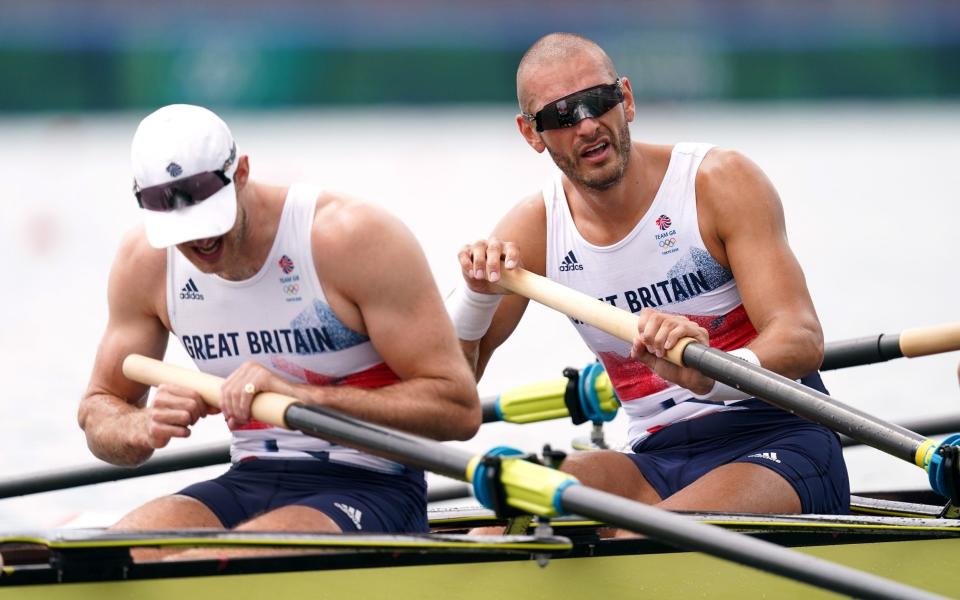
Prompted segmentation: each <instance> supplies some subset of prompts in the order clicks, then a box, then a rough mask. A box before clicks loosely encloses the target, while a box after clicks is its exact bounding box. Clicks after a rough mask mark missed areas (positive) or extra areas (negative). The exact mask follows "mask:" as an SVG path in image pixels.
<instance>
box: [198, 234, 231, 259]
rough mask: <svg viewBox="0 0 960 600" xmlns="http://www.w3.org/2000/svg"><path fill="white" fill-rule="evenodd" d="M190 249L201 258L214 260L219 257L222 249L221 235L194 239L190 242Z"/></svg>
mask: <svg viewBox="0 0 960 600" xmlns="http://www.w3.org/2000/svg"><path fill="white" fill-rule="evenodd" d="M190 249H191V250H193V252H194V253H195V254H196V255H197V257H198V258H200V259H201V260H205V261H214V260H216V259H217V258H219V257H220V252H221V251H222V250H223V236H222V235H221V236H219V237H215V238H208V239H205V240H196V241H194V242H191V243H190Z"/></svg>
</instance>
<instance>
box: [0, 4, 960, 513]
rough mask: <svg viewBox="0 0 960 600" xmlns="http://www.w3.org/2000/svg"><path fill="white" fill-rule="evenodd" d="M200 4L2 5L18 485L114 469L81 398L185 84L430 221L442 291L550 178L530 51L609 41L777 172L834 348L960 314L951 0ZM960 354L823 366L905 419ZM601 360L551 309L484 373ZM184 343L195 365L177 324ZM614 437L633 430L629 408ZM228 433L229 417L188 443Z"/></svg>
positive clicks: (26, 507) (138, 492) (126, 505)
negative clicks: (464, 260) (538, 132)
mask: <svg viewBox="0 0 960 600" xmlns="http://www.w3.org/2000/svg"><path fill="white" fill-rule="evenodd" d="M195 4H197V3H190V4H188V3H185V2H180V1H179V0H178V1H174V2H168V3H164V4H162V5H152V4H151V5H147V4H139V3H122V2H110V1H100V2H88V3H82V4H80V3H77V4H74V3H70V2H65V1H62V2H61V1H55V0H41V1H38V2H33V3H13V2H9V3H8V2H0V141H2V143H0V181H2V182H3V195H4V199H3V202H2V203H0V281H2V282H3V291H4V293H3V294H2V296H0V314H2V315H3V317H2V325H0V381H2V382H3V383H4V384H5V385H4V394H3V399H2V401H0V477H2V478H4V479H9V478H16V477H17V476H20V475H24V474H27V473H33V472H37V471H41V470H47V469H54V468H65V467H70V466H73V465H80V464H89V463H91V462H93V461H94V460H95V459H94V458H93V457H92V456H91V455H90V454H89V452H88V450H87V448H86V445H85V441H84V437H83V434H82V432H81V431H80V429H79V428H78V426H77V424H76V408H77V403H78V401H79V398H80V396H81V395H82V393H83V390H84V388H85V385H86V381H87V377H88V375H89V370H90V367H91V365H92V361H93V356H94V353H95V350H96V345H97V342H98V340H99V337H100V335H101V333H102V331H103V328H104V325H105V321H106V279H107V274H108V272H109V268H110V264H111V261H112V258H113V255H114V252H115V251H116V247H117V244H118V242H119V240H120V237H121V235H122V234H123V232H124V231H125V230H127V229H129V228H130V227H133V226H135V225H136V224H137V222H138V219H139V214H138V209H137V207H136V204H135V202H134V200H133V198H132V195H131V192H130V167H129V142H130V138H131V137H132V134H133V131H134V129H135V128H136V125H137V123H138V122H139V120H140V119H141V118H142V117H143V116H145V115H146V114H147V113H148V112H150V111H151V110H152V109H154V108H156V107H157V106H160V105H162V104H165V103H168V102H174V101H178V102H179V101H184V102H193V103H199V104H205V105H208V106H211V107H212V108H214V109H215V110H218V112H220V114H221V115H222V116H223V117H224V118H225V119H226V120H227V122H228V123H229V124H230V125H231V128H232V129H233V132H234V135H235V137H236V139H237V143H238V147H239V149H240V152H241V153H246V154H249V155H250V158H251V166H252V175H253V177H255V178H258V179H262V180H265V181H269V182H274V183H289V182H293V181H311V182H315V183H318V184H320V185H323V186H326V187H328V188H330V189H337V190H342V191H346V192H349V193H352V194H354V195H358V196H360V197H363V198H366V199H368V200H369V201H371V202H375V203H377V204H380V205H382V206H384V207H386V208H387V209H388V210H390V211H392V212H394V213H395V214H397V215H399V216H400V217H401V218H402V219H403V220H404V221H405V222H406V223H407V224H408V225H409V227H410V228H411V229H412V230H413V232H414V233H415V234H416V235H417V237H418V238H419V239H420V241H421V243H422V245H423V247H424V249H425V251H426V254H427V256H428V259H429V261H430V264H431V267H432V269H433V272H434V275H435V277H436V280H437V283H438V285H439V287H440V289H441V291H443V292H444V293H446V292H447V291H448V290H449V289H451V288H452V287H453V286H454V285H456V282H457V280H458V277H459V269H458V265H457V262H456V252H457V249H458V248H459V246H460V245H461V244H463V243H464V242H467V241H471V240H473V239H475V238H478V237H482V236H485V235H486V234H487V233H488V232H489V231H490V230H491V229H492V227H493V225H494V224H495V223H496V221H497V220H498V219H499V217H500V216H501V215H502V214H503V213H504V212H505V211H506V210H507V209H508V208H509V207H510V206H512V205H513V203H515V202H516V201H517V200H518V199H519V198H520V197H522V196H524V195H527V194H529V193H531V192H532V191H534V190H536V189H538V188H539V186H540V185H541V183H542V182H543V181H544V180H545V179H546V178H547V177H549V176H550V175H551V173H552V171H553V166H552V163H551V162H550V160H549V158H548V157H546V156H541V155H537V154H536V153H534V152H533V151H531V150H530V149H529V147H527V146H526V144H525V143H524V142H523V140H522V139H521V138H520V136H519V135H518V134H517V132H516V128H515V124H514V122H513V116H514V114H515V107H514V104H513V101H512V93H513V91H512V90H513V73H514V69H515V67H516V63H517V61H518V60H519V57H520V55H521V54H522V52H523V50H524V49H525V48H526V47H527V46H528V45H529V44H530V43H531V42H532V41H533V40H535V39H536V38H537V37H539V35H542V34H543V33H547V32H549V31H553V30H575V31H578V32H580V33H583V34H585V35H588V36H591V37H593V38H594V39H597V40H598V41H599V42H600V43H601V44H602V45H604V46H605V47H606V48H607V49H608V51H609V52H610V54H611V55H612V57H613V58H614V60H615V62H616V63H617V64H618V67H619V69H620V71H621V73H622V74H624V75H627V76H630V77H631V79H632V80H633V81H634V86H635V89H637V90H638V95H639V96H640V106H639V110H638V117H637V119H636V121H635V122H634V123H633V125H632V128H631V131H632V134H633V136H634V137H635V138H636V139H642V140H645V141H653V142H660V143H674V142H677V141H707V142H712V143H715V144H718V145H721V146H725V147H732V148H736V149H738V150H741V151H742V152H744V153H745V154H747V155H748V156H750V157H751V158H753V159H754V160H755V161H756V162H757V163H758V164H759V165H760V166H761V167H762V168H763V169H764V170H765V171H766V173H767V175H768V176H769V177H770V178H771V180H772V181H773V182H774V184H775V185H776V187H777V189H778V190H779V192H780V195H781V198H782V200H783V205H784V210H785V212H786V217H787V229H788V233H789V236H790V241H791V245H792V247H793V249H794V251H795V253H796V254H797V256H798V257H799V259H800V262H801V264H802V265H803V267H804V270H805V272H806V276H807V281H808V284H809V286H810V290H811V293H812V295H813V298H814V301H815V303H816V306H817V309H818V311H819V314H820V318H821V321H822V323H823V327H824V332H825V335H826V338H827V340H838V339H844V338H849V337H858V336H863V335H868V334H874V333H881V332H888V333H893V332H898V331H900V330H902V329H904V328H909V327H915V326H921V325H931V324H936V323H941V322H949V321H957V320H960V319H958V316H957V310H956V306H957V298H958V296H960V280H958V277H957V276H956V273H955V267H954V261H955V260H956V257H957V256H960V237H958V236H957V235H956V233H955V232H954V228H955V226H956V224H957V223H958V222H960V203H958V197H957V194H958V192H957V190H958V189H960V174H958V170H957V169H956V166H955V163H956V157H957V156H958V154H960V103H958V95H960V74H958V70H957V68H956V65H957V64H960V63H958V61H957V59H958V58H960V18H958V17H960V11H958V9H957V8H956V6H954V4H952V3H946V2H920V3H914V4H912V5H910V6H909V7H904V6H902V5H900V4H898V3H893V2H877V3H871V4H870V8H869V9H867V8H862V7H861V6H860V5H858V4H856V3H852V2H812V3H792V2H785V3H777V4H776V5H774V4H770V3H763V2H724V3H712V2H694V1H686V2H678V3H670V5H669V8H668V7H667V5H666V4H653V3H649V4H648V3H631V4H629V5H627V4H620V3H616V2H600V3H593V4H591V6H593V7H594V9H592V12H591V14H590V15H588V16H586V17H583V18H582V19H575V18H574V16H570V15H572V13H570V10H572V8H573V7H576V6H579V5H578V4H577V3H573V2H567V1H563V2H559V3H557V2H553V3H546V2H528V3H524V6H523V7H515V6H514V5H513V4H511V3H492V4H490V3H484V5H483V7H480V6H460V7H457V8H454V7H451V6H447V5H446V4H442V3H439V2H430V1H427V0H418V1H416V2H405V3H402V4H400V3H391V2H386V1H385V0H384V1H381V2H378V1H374V0H364V1H362V2H357V3H350V6H341V5H340V4H339V3H338V4H334V3H330V4H326V3H308V2H302V1H301V2H297V1H292V0H290V1H284V2H279V3H277V6H276V7H275V10H274V11H272V12H271V13H270V16H269V17H267V16H265V15H259V16H258V15H257V14H256V7H255V5H254V3H251V2H244V1H240V2H231V3H219V2H206V3H199V6H198V7H195V8H197V9H196V10H192V11H190V12H189V13H187V12H185V11H186V9H187V7H188V6H194V5H195ZM244 8H246V9H248V11H249V12H248V13H247V14H246V16H241V13H242V11H243V9H244ZM565 10H566V11H567V12H564V11H565ZM814 11H819V12H814ZM568 13H569V14H568ZM187 14H189V15H190V18H189V19H187V18H185V15H187ZM174 25H176V26H174ZM398 268H402V266H400V265H398ZM958 358H960V356H958V354H957V353H951V354H946V355H941V356H937V357H929V358H918V359H910V360H899V361H893V362H889V363H885V364H880V365H874V366H865V367H858V368H854V369H848V370H844V371H837V372H831V373H828V374H826V375H825V381H826V383H827V385H828V387H829V388H830V390H831V392H832V393H833V394H834V396H836V397H837V398H839V399H841V400H843V401H845V402H848V403H850V404H851V405H853V406H856V407H857V408H860V409H862V410H866V411H868V412H871V413H874V414H876V415H877V416H880V417H882V418H885V419H890V420H893V421H898V420H906V419H910V418H914V417H921V416H923V417H927V416H937V415H955V414H956V413H957V412H958V411H960V389H958V385H957V361H958ZM591 359H592V357H591V356H590V354H589V353H588V352H587V351H586V349H585V347H584V346H583V345H582V343H581V342H580V341H579V338H578V337H577V336H576V334H575V333H574V331H573V328H572V327H570V326H569V325H568V324H566V320H565V319H564V318H563V317H561V316H559V315H556V314H553V313H550V312H549V311H547V310H545V309H540V308H536V307H532V308H531V309H530V310H528V313H527V316H526V317H525V319H524V321H523V323H522V324H521V326H520V327H519V328H518V330H517V331H516V333H515V334H514V336H513V337H512V338H511V339H510V341H509V342H508V343H507V345H505V346H504V347H503V348H501V350H500V351H498V353H497V354H496V355H495V357H494V359H493V361H492V362H491V365H490V367H489V369H488V372H487V374H486V376H485V377H484V379H483V381H482V382H481V383H480V391H481V394H482V395H490V394H495V393H497V392H498V391H500V390H503V389H506V388H507V387H509V386H511V385H517V384H522V383H528V382H531V381H536V380H542V379H553V378H557V377H559V376H560V371H561V370H562V368H563V367H564V366H567V365H572V366H583V365H584V364H586V363H587V362H589V361H590V360H591ZM168 360H171V361H173V362H176V363H179V364H188V363H189V359H188V358H187V357H186V355H185V354H184V352H183V351H182V349H181V348H180V346H179V345H178V344H177V343H176V342H175V341H174V342H172V343H171V345H170V351H169V353H168ZM607 429H608V436H609V437H610V438H611V439H612V440H614V441H622V439H623V436H624V432H625V423H624V422H623V421H622V420H621V419H619V418H618V419H617V420H616V421H615V422H614V423H612V424H611V425H610V426H608V428H607ZM587 433H588V426H580V427H577V428H575V427H573V426H571V425H569V424H565V423H560V422H553V423H546V424H539V425H527V426H516V425H509V424H497V425H485V426H484V427H483V429H482V431H481V432H480V434H478V436H477V437H476V438H474V439H473V440H471V441H469V442H465V443H464V445H465V446H467V447H469V448H471V449H474V450H478V451H479V450H484V449H487V448H489V447H491V446H493V445H497V444H502V443H506V444H509V445H513V446H516V447H520V448H522V449H525V450H531V451H532V450H537V449H539V447H540V446H541V445H542V444H543V443H544V442H549V443H551V444H553V445H554V446H556V447H568V445H569V442H570V440H571V438H573V437H574V436H583V435H586V434H587ZM226 435H227V432H226V428H225V426H224V425H223V423H222V422H221V421H220V420H219V419H217V418H210V419H206V420H205V421H204V422H202V423H201V424H200V425H199V426H198V427H197V428H196V429H195V432H194V435H193V436H192V437H191V439H189V440H175V441H174V442H173V443H172V444H171V446H170V448H169V449H170V450H180V449H186V448H189V447H191V446H192V445H198V444H206V443H209V442H213V441H217V440H223V439H226ZM847 459H848V465H849V468H850V471H851V480H852V486H853V489H854V491H867V490H880V489H895V488H913V489H920V488H923V487H924V486H925V483H924V474H923V473H922V472H921V471H920V470H919V469H916V468H915V467H911V466H909V465H906V464H903V463H900V461H898V460H897V459H893V458H889V457H885V456H884V455H882V454H881V453H879V452H877V451H874V450H871V449H863V448H860V449H851V450H849V451H847ZM220 471H222V468H221V467H210V468H205V469H200V470H193V471H187V472H182V473H176V474H170V475H160V476H153V477H149V478H144V479H140V480H133V481H126V482H117V483H109V484H101V485H96V486H89V487H85V488H78V489H74V490H68V491H62V492H51V493H46V494H40V495H35V496H31V497H25V498H19V499H8V500H0V526H2V527H8V528H9V527H49V526H55V525H58V524H62V523H68V524H83V525H95V524H103V525H106V524H109V523H110V522H111V521H112V520H114V519H115V518H117V517H118V516H119V515H120V514H122V513H123V512H125V511H127V510H129V509H131V508H133V507H134V506H136V505H138V504H140V503H142V502H144V501H146V500H148V499H150V498H152V497H155V496H157V495H161V494H166V493H170V492H173V491H176V490H177V489H178V488H179V487H182V486H183V485H185V484H187V483H189V482H192V481H195V480H198V479H200V478H204V477H210V476H214V475H215V474H216V473H218V472H220Z"/></svg>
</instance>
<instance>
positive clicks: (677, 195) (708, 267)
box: [543, 143, 757, 446]
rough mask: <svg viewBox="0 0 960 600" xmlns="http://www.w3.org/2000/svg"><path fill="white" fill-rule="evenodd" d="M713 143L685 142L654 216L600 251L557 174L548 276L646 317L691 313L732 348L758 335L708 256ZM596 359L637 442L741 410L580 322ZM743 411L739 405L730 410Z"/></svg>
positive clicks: (552, 186) (548, 192)
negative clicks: (669, 376) (706, 194)
mask: <svg viewBox="0 0 960 600" xmlns="http://www.w3.org/2000/svg"><path fill="white" fill-rule="evenodd" d="M711 147H712V146H710V145H708V144H692V143H683V144H677V145H676V146H675V147H674V148H673V152H672V154H671V157H670V164H669V165H668V166H667V172H666V174H665V176H664V178H663V183H662V184H661V185H660V189H659V190H658V191H657V194H656V196H655V197H654V199H653V203H652V204H651V206H650V208H649V209H648V210H647V213H646V214H645V215H644V216H643V218H642V219H640V222H639V223H637V225H636V227H634V228H633V230H632V231H631V232H630V233H628V234H627V235H626V237H624V238H623V239H621V240H620V241H618V242H616V243H615V244H612V245H610V246H595V245H593V244H591V243H590V242H588V241H586V240H585V239H583V237H582V236H581V235H580V232H579V231H577V228H576V226H575V225H574V222H573V218H572V216H571V214H570V209H569V206H568V205H567V198H566V195H565V194H564V191H563V185H562V181H561V176H560V174H559V173H558V174H557V176H556V177H555V178H554V180H553V181H551V182H550V183H548V184H547V185H546V187H545V188H544V190H543V198H544V202H545V204H546V209H547V267H546V275H547V277H548V278H550V279H553V280H555V281H558V282H559V283H562V284H564V285H566V286H568V287H571V288H574V289H577V290H580V291H581V292H584V293H586V294H589V295H591V296H593V297H595V298H598V299H599V300H600V301H602V302H608V303H610V304H612V305H614V306H616V307H618V308H622V309H625V310H629V311H631V312H634V313H637V312H640V310H641V309H642V308H643V307H645V306H649V307H651V308H654V309H656V310H658V311H662V312H670V313H676V314H682V315H684V316H686V317H688V318H689V319H690V320H692V321H694V322H696V323H698V324H699V325H701V326H702V327H704V328H705V329H707V331H708V332H709V333H710V345H711V346H714V347H716V348H720V349H722V350H727V351H729V350H733V349H735V348H739V347H741V346H744V345H746V344H747V343H748V342H749V341H750V340H752V339H753V338H754V337H756V335H757V334H756V331H755V330H754V328H753V325H751V323H750V320H749V319H748V318H747V314H746V311H745V310H744V308H743V305H742V303H741V301H740V293H739V292H738V291H737V286H736V282H734V280H733V274H732V273H731V272H730V270H729V269H727V268H725V267H723V266H722V265H720V264H719V263H718V262H717V261H716V260H715V259H714V258H713V257H712V256H711V255H710V253H709V252H708V251H707V249H706V247H705V245H704V243H703V240H702V239H701V237H700V226H699V223H698V221H697V198H696V188H695V183H696V176H697V170H698V169H699V167H700V163H701V161H702V160H703V157H704V156H705V155H706V153H707V152H708V151H709V150H710V148H711ZM571 320H572V321H573V323H574V326H575V327H576V329H577V332H578V333H579V334H580V336H581V337H582V338H583V340H584V341H585V342H586V343H587V346H589V347H590V349H591V350H592V351H593V352H594V354H596V356H597V358H598V359H599V360H600V361H601V362H602V363H603V366H604V368H605V369H606V370H607V373H608V374H609V375H610V379H611V381H612V382H613V385H614V387H615V389H616V391H617V395H618V396H619V397H620V401H621V402H622V403H623V409H624V412H626V414H627V415H628V417H629V419H630V422H629V436H630V445H631V446H636V444H637V443H638V442H640V441H641V440H643V439H645V438H646V437H648V436H649V435H650V434H651V433H654V432H656V431H657V430H659V429H662V428H663V427H666V426H667V425H670V424H672V423H676V422H678V421H684V420H687V419H693V418H696V417H701V416H704V415H707V414H710V413H714V412H719V411H724V410H730V409H733V408H736V407H735V406H729V405H725V404H716V403H709V402H702V401H698V400H696V399H694V398H692V396H691V394H690V392H689V391H687V390H686V389H684V388H681V387H679V386H677V385H674V384H672V383H669V382H668V381H666V380H664V379H662V378H660V377H659V376H657V375H656V374H655V373H654V372H653V371H651V370H650V369H649V368H647V367H646V366H645V365H643V364H642V363H640V362H639V361H636V360H632V359H631V358H630V344H628V343H627V342H624V341H621V340H619V339H616V338H614V337H613V336H611V335H608V334H606V333H603V332H602V331H600V330H598V329H596V328H594V327H591V326H589V325H586V324H583V323H580V322H578V321H576V320H573V319H571ZM731 404H735V403H731Z"/></svg>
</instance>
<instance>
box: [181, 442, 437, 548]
mask: <svg viewBox="0 0 960 600" xmlns="http://www.w3.org/2000/svg"><path fill="white" fill-rule="evenodd" d="M178 494H180V495H183V496H189V497H191V498H194V499H196V500H199V501H200V502H203V503H204V504H205V505H206V506H207V508H209V509H210V510H211V511H213V514H215V515H216V516H217V518H218V519H220V522H221V523H222V524H223V526H224V527H225V528H227V529H233V528H234V527H236V526H237V525H239V524H241V523H243V522H244V521H247V520H249V519H251V518H253V517H256V516H257V515H260V514H263V513H265V512H267V511H271V510H274V509H277V508H282V507H284V506H309V507H310V508H315V509H317V510H319V511H320V512H322V513H323V514H325V515H327V516H328V517H330V518H331V519H333V521H334V522H335V523H336V524H337V525H339V526H340V529H341V530H342V531H344V532H361V533H426V532H428V531H429V526H428V524H427V484H426V481H425V480H424V478H423V471H419V470H415V469H407V472H406V473H403V474H399V475H388V474H384V473H377V472H375V471H369V470H367V469H359V468H356V467H350V466H346V465H342V464H337V463H332V462H327V461H318V460H272V459H271V460H257V459H254V460H245V461H242V462H239V463H235V464H234V465H233V466H232V467H230V470H229V471H227V472H226V473H224V474H223V475H221V476H220V477H217V478H216V479H211V480H209V481H203V482H200V483H195V484H193V485H191V486H188V487H186V488H184V489H183V490H181V491H180V492H178Z"/></svg>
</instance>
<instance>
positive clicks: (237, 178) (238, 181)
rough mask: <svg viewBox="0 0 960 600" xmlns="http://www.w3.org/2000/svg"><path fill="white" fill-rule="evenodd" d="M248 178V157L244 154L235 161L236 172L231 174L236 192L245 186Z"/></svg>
mask: <svg viewBox="0 0 960 600" xmlns="http://www.w3.org/2000/svg"><path fill="white" fill-rule="evenodd" d="M249 178H250V157H249V156H247V155H246V154H244V155H242V156H240V158H239V159H237V170H236V171H234V173H233V184H234V185H235V186H236V188H237V191H240V188H242V187H243V186H245V185H247V180H249Z"/></svg>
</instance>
